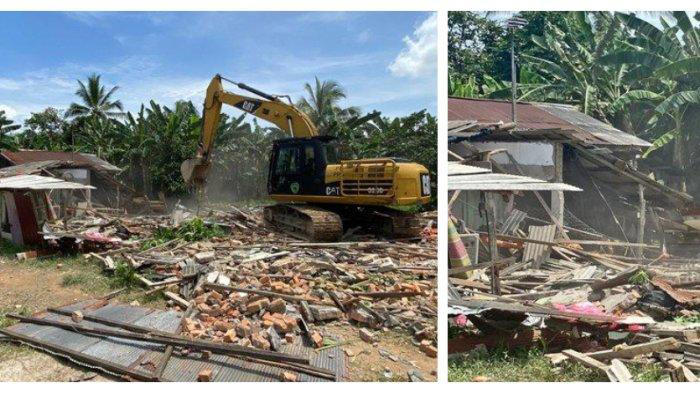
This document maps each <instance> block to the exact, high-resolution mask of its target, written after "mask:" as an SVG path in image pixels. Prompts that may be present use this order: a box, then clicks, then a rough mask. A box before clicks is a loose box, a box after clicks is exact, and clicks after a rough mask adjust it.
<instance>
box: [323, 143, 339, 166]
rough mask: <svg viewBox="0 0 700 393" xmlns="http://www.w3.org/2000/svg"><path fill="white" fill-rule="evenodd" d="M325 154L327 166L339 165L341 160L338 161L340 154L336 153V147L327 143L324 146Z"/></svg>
mask: <svg viewBox="0 0 700 393" xmlns="http://www.w3.org/2000/svg"><path fill="white" fill-rule="evenodd" d="M323 153H324V154H325V156H326V163H327V164H337V163H338V162H340V160H339V159H338V152H337V151H336V149H335V146H333V145H330V144H327V143H326V144H324V145H323Z"/></svg>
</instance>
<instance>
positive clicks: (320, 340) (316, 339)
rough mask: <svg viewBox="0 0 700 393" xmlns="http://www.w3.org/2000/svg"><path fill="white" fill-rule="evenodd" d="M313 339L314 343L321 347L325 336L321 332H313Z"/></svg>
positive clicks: (315, 345)
mask: <svg viewBox="0 0 700 393" xmlns="http://www.w3.org/2000/svg"><path fill="white" fill-rule="evenodd" d="M311 341H313V343H314V347H316V348H321V347H322V346H323V336H321V334H320V333H319V332H313V333H312V334H311Z"/></svg>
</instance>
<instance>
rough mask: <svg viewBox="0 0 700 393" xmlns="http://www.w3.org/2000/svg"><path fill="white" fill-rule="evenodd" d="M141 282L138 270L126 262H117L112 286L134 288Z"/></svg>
mask: <svg viewBox="0 0 700 393" xmlns="http://www.w3.org/2000/svg"><path fill="white" fill-rule="evenodd" d="M138 284H139V280H138V278H136V270H134V268H133V267H131V266H129V265H128V264H126V263H124V262H117V263H116V265H115V266H114V277H113V278H112V280H111V282H110V286H111V287H112V288H132V287H135V286H137V285H138Z"/></svg>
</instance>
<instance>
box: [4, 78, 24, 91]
mask: <svg viewBox="0 0 700 393" xmlns="http://www.w3.org/2000/svg"><path fill="white" fill-rule="evenodd" d="M21 88H22V83H21V82H19V81H17V80H15V79H10V78H0V90H19V89H21Z"/></svg>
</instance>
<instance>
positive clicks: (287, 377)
mask: <svg viewBox="0 0 700 393" xmlns="http://www.w3.org/2000/svg"><path fill="white" fill-rule="evenodd" d="M280 381H282V382H296V381H297V375H296V374H294V373H290V372H288V371H282V373H281V374H280Z"/></svg>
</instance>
